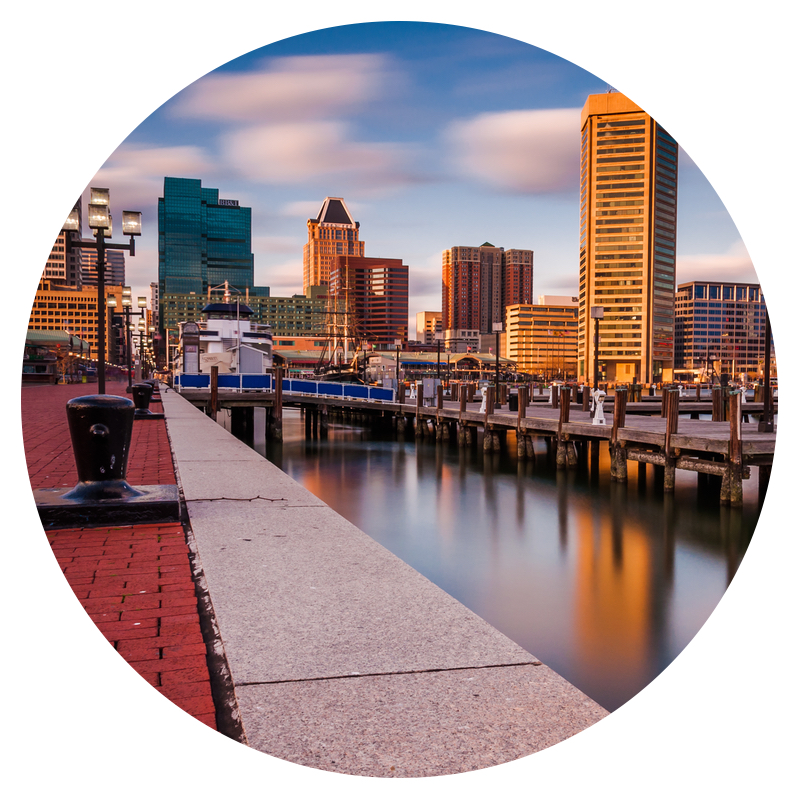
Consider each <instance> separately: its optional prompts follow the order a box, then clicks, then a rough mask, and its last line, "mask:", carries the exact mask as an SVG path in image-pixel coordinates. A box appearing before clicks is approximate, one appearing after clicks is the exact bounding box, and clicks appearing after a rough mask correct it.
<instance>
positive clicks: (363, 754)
mask: <svg viewBox="0 0 800 800" xmlns="http://www.w3.org/2000/svg"><path fill="white" fill-rule="evenodd" d="M236 694H237V698H238V702H239V710H240V713H241V715H242V720H243V722H244V727H245V729H246V731H247V739H248V744H249V746H250V747H252V748H255V749H256V750H260V751H262V752H264V753H269V754H270V755H273V756H277V757H278V758H282V759H285V760H286V761H291V762H294V763H296V764H303V765H305V766H309V767H316V768H318V769H323V770H329V771H332V772H343V773H347V774H350V775H365V776H373V777H397V778H411V777H425V776H434V775H446V774H454V773H458V772H467V771H470V770H476V769H483V768H485V767H491V766H494V765H496V764H502V763H505V762H508V761H512V760H514V759H517V758H521V757H522V756H527V755H530V754H531V753H535V752H537V751H539V750H543V749H544V748H546V747H550V746H551V745H554V744H557V743H558V742H561V741H563V740H564V739H567V738H569V737H570V736H572V735H574V734H576V733H579V732H580V731H582V730H584V729H585V728H588V727H589V726H590V725H593V724H594V723H595V722H598V721H599V720H601V719H602V718H603V717H605V716H607V714H608V712H606V711H605V710H603V709H602V708H601V707H600V706H598V705H597V704H596V703H595V702H594V701H593V700H590V699H589V698H588V697H586V695H584V694H582V693H581V692H580V691H578V690H577V689H576V688H575V687H574V686H572V685H571V684H570V683H567V681H565V680H564V679H563V678H561V677H560V676H559V675H557V674H556V673H555V672H553V671H552V670H551V669H548V668H547V667H546V666H544V665H542V666H532V665H526V666H519V667H492V668H488V669H467V670H451V671H445V672H426V673H416V674H405V675H385V676H375V677H373V676H370V677H359V678H351V679H338V680H324V681H300V682H295V683H279V684H261V685H257V686H253V685H249V686H238V687H237V688H236Z"/></svg>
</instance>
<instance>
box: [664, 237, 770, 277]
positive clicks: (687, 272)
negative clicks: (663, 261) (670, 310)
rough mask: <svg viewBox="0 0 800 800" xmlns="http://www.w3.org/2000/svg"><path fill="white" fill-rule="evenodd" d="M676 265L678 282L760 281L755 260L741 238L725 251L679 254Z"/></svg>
mask: <svg viewBox="0 0 800 800" xmlns="http://www.w3.org/2000/svg"><path fill="white" fill-rule="evenodd" d="M675 267H676V278H677V281H678V283H688V282H689V281H742V282H746V283H758V276H757V275H756V271H755V268H754V267H753V262H752V261H751V260H750V255H749V254H748V252H747V248H746V247H745V246H744V242H743V241H742V240H741V239H739V240H738V241H737V242H735V243H734V244H733V245H731V247H730V248H729V249H728V251H727V252H725V253H702V254H699V255H678V256H677V258H676V265H675Z"/></svg>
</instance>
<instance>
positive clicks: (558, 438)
mask: <svg viewBox="0 0 800 800" xmlns="http://www.w3.org/2000/svg"><path fill="white" fill-rule="evenodd" d="M278 385H279V386H280V383H279V384H278ZM501 392H502V395H501V399H506V400H507V398H506V397H505V395H506V393H507V389H506V387H502V386H501ZM403 394H404V392H403V391H402V390H401V396H400V398H399V399H400V401H401V402H384V401H375V400H373V401H367V400H357V399H343V398H340V397H324V396H323V397H320V396H316V395H300V394H288V393H285V394H282V393H280V392H279V393H278V397H277V398H276V396H275V393H274V392H231V391H224V390H218V391H209V390H207V389H206V390H199V389H198V390H185V391H183V392H181V395H182V396H183V397H184V398H185V399H187V400H188V401H189V402H190V403H192V404H193V405H195V406H197V407H200V408H203V409H205V410H206V413H208V414H212V415H213V414H215V412H216V411H218V410H220V409H222V408H229V409H231V417H232V429H233V431H234V433H244V434H245V435H247V433H248V429H249V432H250V433H251V434H252V426H253V409H254V408H256V407H264V408H266V410H267V431H266V436H267V438H268V439H276V440H282V430H283V427H282V411H283V408H284V407H285V406H294V407H299V408H301V409H303V411H304V414H305V427H306V435H307V436H308V437H312V436H316V435H318V433H319V435H321V436H323V437H324V436H325V435H326V433H327V427H328V423H329V421H331V420H335V421H337V422H340V421H341V422H344V423H356V424H359V423H371V424H383V425H386V426H391V427H392V428H393V429H394V430H396V432H397V435H398V436H404V435H405V434H406V431H407V430H408V431H410V430H411V429H413V431H414V434H415V436H416V437H417V438H420V439H424V438H434V439H436V440H449V439H454V440H455V441H456V442H457V444H458V446H459V447H469V446H474V445H475V444H477V442H478V435H479V433H480V432H482V433H483V449H484V450H485V451H488V452H493V451H498V450H500V448H501V437H504V438H505V435H506V434H507V433H508V432H509V431H512V432H514V434H515V435H516V445H517V457H518V458H520V459H534V458H535V451H534V447H533V438H534V437H540V438H546V439H548V440H549V444H550V446H551V447H552V448H553V449H554V451H555V461H556V468H557V469H567V470H569V469H576V468H578V467H579V466H581V465H586V464H589V465H590V466H591V467H592V468H594V469H596V467H597V463H598V461H599V448H600V443H601V442H605V444H606V446H607V447H608V448H609V453H610V456H611V479H612V481H614V482H619V483H625V482H627V480H628V462H629V461H632V462H636V463H638V465H639V475H640V476H641V475H642V472H643V470H644V469H646V465H647V464H651V465H653V466H654V467H656V468H657V475H658V477H659V480H660V481H661V482H662V484H663V489H664V492H666V493H671V492H673V491H674V488H675V471H676V470H685V471H690V472H695V473H697V475H698V483H699V485H700V486H702V487H704V488H706V489H708V488H711V487H714V486H716V485H718V487H719V500H720V503H721V504H723V505H730V506H733V507H737V506H741V505H742V497H743V491H742V481H743V480H747V479H748V478H750V477H751V475H752V474H753V469H756V468H757V469H758V470H759V495H760V498H761V499H763V495H764V493H765V491H766V487H767V484H768V482H769V475H770V470H771V467H772V459H773V455H774V452H775V438H776V434H775V432H774V431H773V432H763V431H760V430H759V424H758V422H751V421H750V417H751V416H756V417H757V416H758V415H759V413H760V412H761V411H762V410H763V405H761V404H756V403H743V402H742V394H741V393H739V392H733V393H726V394H725V396H724V397H723V396H722V395H721V394H720V395H719V397H714V398H712V400H708V401H698V400H697V399H696V398H690V397H684V398H681V397H680V396H679V391H678V390H677V389H666V390H664V392H663V394H662V396H661V397H658V398H649V399H648V400H641V401H636V402H629V401H628V397H629V392H628V391H627V389H624V388H621V389H617V390H611V392H610V394H609V396H608V397H607V398H606V401H605V404H604V409H605V416H606V424H603V425H600V424H594V422H593V419H592V416H591V414H590V413H589V411H588V408H589V404H588V392H586V393H584V394H585V396H584V397H579V393H577V392H576V387H569V386H563V387H560V389H559V391H558V393H557V394H555V395H554V396H553V398H552V399H550V398H547V399H545V398H544V397H541V396H539V397H537V396H536V395H535V394H534V395H531V394H529V391H528V387H526V386H522V387H520V389H519V393H518V395H517V403H516V405H517V409H516V410H515V411H512V410H510V409H508V408H502V407H496V405H495V397H494V394H495V391H494V388H493V387H490V388H489V390H488V393H487V404H486V410H485V411H483V412H481V411H480V410H476V409H475V406H476V405H478V401H477V399H476V393H475V387H474V385H472V386H468V385H465V384H461V385H459V386H456V387H455V388H454V390H453V394H457V395H458V397H457V399H449V398H446V397H445V394H446V393H444V392H443V391H442V388H441V386H440V387H439V389H438V396H437V397H436V398H435V400H433V401H431V405H424V404H423V400H422V397H421V396H418V397H417V398H415V399H414V400H413V402H405V397H403ZM578 400H580V402H577V401H578ZM685 414H689V418H686V417H685V416H681V415H685ZM701 414H702V415H709V414H710V415H711V416H712V420H711V421H707V420H700V419H699V416H700V415H701Z"/></svg>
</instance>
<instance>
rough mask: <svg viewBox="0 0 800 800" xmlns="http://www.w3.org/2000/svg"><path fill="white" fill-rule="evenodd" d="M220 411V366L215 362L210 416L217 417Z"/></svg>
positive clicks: (212, 374) (212, 370)
mask: <svg viewBox="0 0 800 800" xmlns="http://www.w3.org/2000/svg"><path fill="white" fill-rule="evenodd" d="M218 411H219V367H218V366H217V365H216V364H215V365H214V366H213V367H211V403H210V408H209V412H210V413H209V416H210V417H213V418H214V419H216V417H217V412H218Z"/></svg>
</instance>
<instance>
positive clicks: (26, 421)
mask: <svg viewBox="0 0 800 800" xmlns="http://www.w3.org/2000/svg"><path fill="white" fill-rule="evenodd" d="M126 386H127V384H126V383H124V382H121V383H116V382H113V383H112V382H109V381H107V382H106V390H107V393H108V394H116V395H120V396H121V397H128V399H130V395H126V393H125V387H126ZM93 390H94V392H96V391H97V384H94V385H92V384H86V385H83V384H66V385H59V386H47V385H33V386H25V387H23V388H22V437H23V439H24V441H25V458H26V460H27V462H28V476H29V478H30V481H31V486H32V487H33V488H34V489H53V488H59V487H62V486H70V487H72V486H74V485H75V484H76V483H77V482H78V473H77V471H76V469H75V458H74V457H73V455H72V441H71V439H70V435H69V426H68V424H67V411H66V408H67V402H68V401H69V400H71V399H72V398H73V397H80V396H82V395H85V394H92V393H93ZM150 410H151V411H161V410H162V409H161V405H160V404H158V403H151V404H150ZM126 479H127V481H128V483H130V484H131V485H134V486H151V485H155V484H162V483H170V484H174V483H175V470H174V468H173V465H172V454H171V453H170V449H169V440H168V439H167V429H166V424H165V423H164V420H163V419H162V420H147V421H141V420H136V421H134V423H133V434H132V436H131V451H130V455H129V456H128V471H127V478H126Z"/></svg>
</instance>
